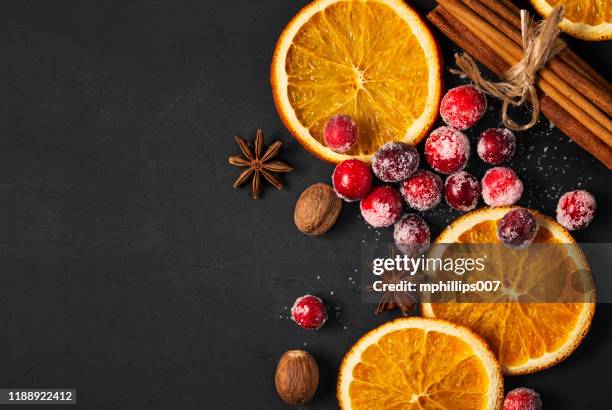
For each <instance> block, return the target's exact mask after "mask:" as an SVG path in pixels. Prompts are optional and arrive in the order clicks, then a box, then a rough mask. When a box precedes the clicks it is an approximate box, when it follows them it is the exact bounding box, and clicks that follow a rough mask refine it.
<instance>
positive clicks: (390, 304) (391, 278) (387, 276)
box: [370, 246, 423, 316]
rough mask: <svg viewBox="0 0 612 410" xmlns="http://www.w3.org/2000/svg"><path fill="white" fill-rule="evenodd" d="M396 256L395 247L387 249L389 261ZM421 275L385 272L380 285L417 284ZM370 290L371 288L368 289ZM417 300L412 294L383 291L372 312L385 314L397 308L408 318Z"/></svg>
mask: <svg viewBox="0 0 612 410" xmlns="http://www.w3.org/2000/svg"><path fill="white" fill-rule="evenodd" d="M396 255H397V251H396V250H395V247H393V246H390V247H389V257H390V258H391V259H395V256H396ZM422 278H423V275H422V274H420V273H417V274H415V275H411V272H408V271H398V270H395V269H393V270H386V271H385V272H384V273H383V274H382V278H381V280H382V283H389V284H391V283H392V284H400V283H402V282H403V281H406V282H414V283H418V282H420V281H421V280H422ZM370 289H371V287H370ZM416 302H417V298H416V295H415V294H414V293H413V292H407V291H406V292H400V291H393V292H392V291H385V292H383V295H382V297H381V299H380V302H379V303H378V306H377V307H376V310H375V311H374V313H375V314H377V315H378V314H379V313H382V312H386V311H389V310H393V309H395V308H399V309H400V310H401V311H402V314H403V315H404V316H408V314H409V313H410V312H411V311H412V310H413V309H414V307H415V306H416Z"/></svg>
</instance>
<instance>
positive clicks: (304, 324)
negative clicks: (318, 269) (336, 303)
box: [291, 295, 327, 330]
mask: <svg viewBox="0 0 612 410" xmlns="http://www.w3.org/2000/svg"><path fill="white" fill-rule="evenodd" d="M291 319H292V320H293V321H294V322H295V323H297V324H298V325H299V326H300V327H301V328H303V329H307V330H315V329H319V328H320V327H321V326H323V324H324V323H325V322H326V321H327V308H325V304H323V301H322V300H321V299H320V298H318V297H316V296H312V295H304V296H300V297H299V298H297V299H296V300H295V303H294V304H293V307H292V308H291Z"/></svg>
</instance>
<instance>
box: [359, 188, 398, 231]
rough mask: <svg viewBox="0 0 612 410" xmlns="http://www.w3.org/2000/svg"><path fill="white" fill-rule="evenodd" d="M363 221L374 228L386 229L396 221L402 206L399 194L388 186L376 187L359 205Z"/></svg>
mask: <svg viewBox="0 0 612 410" xmlns="http://www.w3.org/2000/svg"><path fill="white" fill-rule="evenodd" d="M359 207H360V208H361V215H362V216H363V219H365V221H366V222H367V223H368V224H370V225H371V226H373V227H374V228H386V227H387V226H391V225H393V224H394V223H395V221H397V218H399V217H400V215H401V214H402V209H403V207H404V204H403V203H402V198H401V197H400V194H399V192H397V190H396V189H395V188H393V187H392V186H389V185H382V186H377V187H376V188H374V189H373V190H372V191H371V192H370V193H369V194H368V196H366V197H365V198H363V199H362V200H361V203H360V204H359Z"/></svg>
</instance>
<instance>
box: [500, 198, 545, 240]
mask: <svg viewBox="0 0 612 410" xmlns="http://www.w3.org/2000/svg"><path fill="white" fill-rule="evenodd" d="M536 233H538V221H537V220H536V219H535V216H533V214H532V213H531V212H529V211H528V210H526V209H525V208H515V209H513V210H511V211H508V212H507V213H506V215H504V216H503V217H502V219H500V220H499V222H497V237H498V238H499V240H500V241H502V243H503V244H504V245H506V246H507V247H508V248H512V249H524V248H526V247H528V246H529V245H530V244H531V242H533V238H535V236H536Z"/></svg>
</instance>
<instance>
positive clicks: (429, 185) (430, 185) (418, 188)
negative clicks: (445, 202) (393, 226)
mask: <svg viewBox="0 0 612 410" xmlns="http://www.w3.org/2000/svg"><path fill="white" fill-rule="evenodd" d="M400 192H401V194H402V196H403V197H404V200H405V201H406V203H407V204H408V205H409V206H410V207H411V208H412V209H416V210H417V211H427V210H428V209H432V208H434V207H435V206H437V205H438V204H439V203H440V200H441V199H442V178H440V177H439V176H438V175H437V174H434V173H433V172H430V171H425V170H419V171H417V172H415V173H414V174H412V175H411V176H410V177H408V179H407V180H405V181H404V182H402V184H401V185H400Z"/></svg>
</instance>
